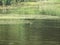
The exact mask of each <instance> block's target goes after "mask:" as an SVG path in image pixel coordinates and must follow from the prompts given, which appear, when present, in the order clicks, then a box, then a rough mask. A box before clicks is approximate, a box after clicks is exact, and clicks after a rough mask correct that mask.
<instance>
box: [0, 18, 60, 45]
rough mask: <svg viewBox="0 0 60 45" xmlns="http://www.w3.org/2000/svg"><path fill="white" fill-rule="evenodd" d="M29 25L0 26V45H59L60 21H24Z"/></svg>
mask: <svg viewBox="0 0 60 45" xmlns="http://www.w3.org/2000/svg"><path fill="white" fill-rule="evenodd" d="M26 21H30V23H24V24H0V45H60V21H59V19H58V20H53V19H26Z"/></svg>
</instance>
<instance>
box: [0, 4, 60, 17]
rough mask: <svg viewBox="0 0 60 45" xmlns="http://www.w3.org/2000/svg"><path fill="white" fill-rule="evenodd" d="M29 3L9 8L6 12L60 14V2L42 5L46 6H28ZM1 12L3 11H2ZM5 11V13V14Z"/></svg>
mask: <svg viewBox="0 0 60 45" xmlns="http://www.w3.org/2000/svg"><path fill="white" fill-rule="evenodd" d="M26 5H28V4H25V5H23V6H20V5H19V6H17V8H15V9H7V10H6V12H5V13H6V14H28V15H30V14H34V15H36V14H37V15H40V14H42V15H54V16H56V15H58V16H59V15H60V4H46V5H42V6H45V7H42V6H41V5H40V6H39V7H42V8H39V7H38V5H36V4H35V5H31V4H29V5H30V7H28V6H29V5H28V6H26ZM0 13H2V12H1V11H0ZM5 13H4V14H5Z"/></svg>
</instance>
